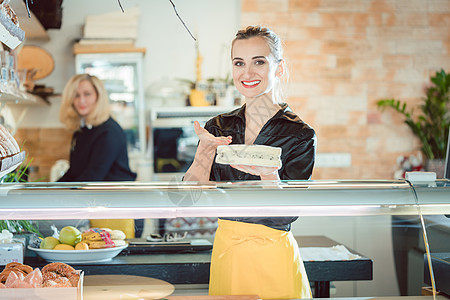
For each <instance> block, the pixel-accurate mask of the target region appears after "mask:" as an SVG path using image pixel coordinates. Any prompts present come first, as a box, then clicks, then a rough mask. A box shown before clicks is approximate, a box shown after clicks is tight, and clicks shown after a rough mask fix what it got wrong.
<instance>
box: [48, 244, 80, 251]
mask: <svg viewBox="0 0 450 300" xmlns="http://www.w3.org/2000/svg"><path fill="white" fill-rule="evenodd" d="M53 250H75V248H74V247H73V246H71V245H67V244H58V245H56V246H55V248H53Z"/></svg>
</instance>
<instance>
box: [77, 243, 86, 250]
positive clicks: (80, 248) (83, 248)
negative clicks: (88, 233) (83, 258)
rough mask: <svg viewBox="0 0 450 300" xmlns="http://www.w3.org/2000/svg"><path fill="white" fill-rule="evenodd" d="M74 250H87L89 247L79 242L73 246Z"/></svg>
mask: <svg viewBox="0 0 450 300" xmlns="http://www.w3.org/2000/svg"><path fill="white" fill-rule="evenodd" d="M75 250H89V246H88V244H86V243H85V242H79V243H78V244H76V245H75Z"/></svg>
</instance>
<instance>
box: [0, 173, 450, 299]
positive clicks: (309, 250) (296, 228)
mask: <svg viewBox="0 0 450 300" xmlns="http://www.w3.org/2000/svg"><path fill="white" fill-rule="evenodd" d="M0 194H1V198H0V201H1V208H0V216H1V218H2V219H8V220H12V219H26V220H34V221H35V222H38V223H39V222H44V221H45V222H55V224H61V222H63V223H64V222H66V223H69V224H75V223H74V222H77V221H80V220H93V219H125V218H132V219H136V220H142V219H145V221H146V223H145V224H146V225H148V224H152V225H151V226H150V225H149V227H148V228H144V230H143V235H142V236H141V238H143V239H146V237H147V236H149V235H150V233H154V232H155V231H157V230H158V228H157V227H156V226H154V225H155V224H156V223H157V221H158V220H161V219H167V220H174V219H176V218H182V219H185V220H193V219H197V220H198V219H200V220H203V219H202V218H210V219H214V218H217V217H240V216H268V217H279V216H299V218H298V219H297V220H296V221H295V222H294V223H293V224H292V228H291V230H292V232H293V234H294V236H295V237H296V239H297V241H298V243H299V247H300V253H301V255H302V257H303V260H304V261H305V267H306V270H307V273H308V276H309V279H310V282H311V286H312V289H313V291H314V293H318V294H316V295H315V296H316V297H319V296H325V297H326V296H330V297H368V296H378V297H381V296H417V295H421V294H423V293H424V292H425V291H426V289H425V288H424V287H427V286H431V285H432V282H433V281H434V282H436V283H437V286H438V288H439V289H446V288H448V287H446V286H445V284H446V283H445V281H444V283H442V282H440V281H439V280H440V278H442V279H445V274H446V273H445V272H444V273H442V270H441V269H440V268H441V267H439V270H437V269H433V270H435V272H434V280H431V278H432V277H431V276H430V272H429V266H428V260H430V261H436V260H437V261H439V262H441V263H444V265H445V263H447V266H448V261H449V256H450V255H449V253H450V218H448V216H450V181H449V180H436V181H432V182H415V183H410V182H409V181H405V180H397V181H385V180H366V181H357V180H319V181H281V182H270V181H268V182H262V181H254V182H220V183H218V182H207V183H198V182H178V181H176V180H174V181H168V182H133V183H121V182H119V183H110V182H98V183H25V184H3V185H1V186H0ZM152 226H153V227H152ZM213 239H214V234H212V235H211V236H206V235H201V233H200V232H199V234H198V235H193V236H192V237H190V238H189V241H190V242H195V243H197V244H195V243H194V244H192V243H191V244H189V246H186V245H184V246H185V247H184V248H183V247H181V246H178V248H177V247H172V248H170V247H161V248H158V249H155V247H150V248H145V247H143V246H139V244H136V243H134V242H135V241H136V240H137V239H134V240H130V245H129V246H128V248H126V249H125V250H123V251H122V253H121V254H119V255H118V256H117V257H115V258H114V259H113V260H112V261H111V262H109V263H107V262H105V263H99V264H97V265H96V264H91V265H79V266H78V265H77V267H80V268H84V269H85V272H86V274H87V275H94V274H104V275H111V274H123V275H127V276H134V275H142V276H146V277H151V278H155V279H158V280H163V281H164V282H167V283H169V284H171V285H172V286H173V287H174V290H173V295H186V294H190V295H193V294H194V295H205V294H207V287H208V276H209V262H210V255H211V253H210V250H211V244H208V243H204V244H202V243H201V241H207V242H211V243H212V241H213ZM426 241H427V242H428V243H426ZM166 246H167V245H166ZM178 250H179V251H178ZM330 251H331V253H337V252H336V251H338V255H339V257H337V258H336V259H330V258H329V257H328V256H327V255H330ZM321 255H322V257H321ZM332 255H334V254H332ZM342 255H344V258H342ZM30 259H31V261H32V262H33V263H35V264H37V265H39V264H43V262H42V261H41V260H40V259H39V258H36V257H34V258H30ZM433 266H434V263H433ZM323 268H330V269H323ZM447 272H448V269H447ZM324 290H325V292H324ZM327 292H328V294H327Z"/></svg>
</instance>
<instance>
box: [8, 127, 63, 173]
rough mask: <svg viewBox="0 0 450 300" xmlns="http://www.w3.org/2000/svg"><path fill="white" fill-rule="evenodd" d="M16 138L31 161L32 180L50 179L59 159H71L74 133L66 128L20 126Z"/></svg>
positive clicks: (27, 160)
mask: <svg viewBox="0 0 450 300" xmlns="http://www.w3.org/2000/svg"><path fill="white" fill-rule="evenodd" d="M14 138H15V139H16V141H17V142H18V143H19V145H23V150H25V152H26V154H27V159H26V162H29V161H30V160H31V159H32V161H31V163H30V167H31V168H30V170H31V172H30V181H49V180H50V169H51V167H52V166H53V165H54V164H55V162H56V161H57V160H58V159H67V160H68V159H69V151H70V141H71V139H72V134H71V133H70V132H69V131H68V130H66V129H64V128H37V129H34V128H20V129H18V130H17V132H16V134H15V135H14Z"/></svg>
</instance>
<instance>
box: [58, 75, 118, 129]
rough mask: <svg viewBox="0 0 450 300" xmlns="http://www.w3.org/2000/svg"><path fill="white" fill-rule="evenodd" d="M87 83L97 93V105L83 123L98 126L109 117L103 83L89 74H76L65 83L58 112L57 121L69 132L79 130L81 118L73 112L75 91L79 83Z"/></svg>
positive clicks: (107, 101)
mask: <svg viewBox="0 0 450 300" xmlns="http://www.w3.org/2000/svg"><path fill="white" fill-rule="evenodd" d="M83 80H86V81H89V82H90V83H91V84H92V86H93V87H94V89H95V92H96V93H97V103H96V105H95V108H94V110H93V111H92V112H91V113H90V114H89V115H88V116H87V117H86V118H85V123H86V124H89V125H92V126H98V125H100V124H102V123H104V122H105V121H106V120H108V118H109V117H110V108H109V98H108V93H107V92H106V89H105V86H104V85H103V82H102V81H101V80H100V79H98V78H97V77H95V76H92V75H89V74H77V75H75V76H73V77H72V78H71V79H69V81H68V82H67V84H66V86H65V87H64V90H63V94H62V103H61V108H60V111H59V120H60V121H61V123H63V124H64V125H65V126H66V127H67V128H68V129H69V130H73V131H77V130H78V129H80V122H81V117H80V115H79V114H78V112H77V111H76V110H75V108H74V105H73V102H74V101H75V96H76V91H77V88H78V85H79V84H80V82H81V81H83Z"/></svg>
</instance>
